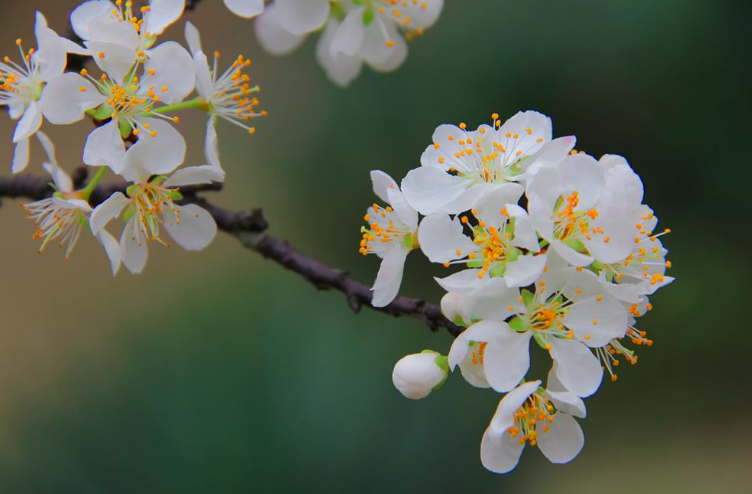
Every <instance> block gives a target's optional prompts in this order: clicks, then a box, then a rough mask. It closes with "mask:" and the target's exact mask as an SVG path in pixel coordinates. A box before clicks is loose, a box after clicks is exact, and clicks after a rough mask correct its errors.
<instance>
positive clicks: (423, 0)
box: [225, 0, 444, 86]
mask: <svg viewBox="0 0 752 494" xmlns="http://www.w3.org/2000/svg"><path fill="white" fill-rule="evenodd" d="M225 1H226V2H228V5H229V3H233V2H230V1H229V0H225ZM235 3H241V2H240V1H239V0H236V2H235ZM245 3H246V4H248V9H247V10H246V13H248V14H250V13H253V14H256V13H259V9H254V8H253V7H252V5H253V4H256V3H261V2H260V0H259V1H258V2H254V1H253V0H246V1H245ZM260 7H261V9H260V10H263V14H261V15H260V16H259V17H258V18H257V20H256V35H257V36H258V39H259V41H260V42H261V44H262V45H263V46H264V48H265V49H266V50H267V51H268V52H270V53H273V54H278V55H283V54H286V53H290V52H292V51H294V50H295V49H296V48H298V47H299V46H300V45H301V44H302V43H303V41H305V39H306V38H307V37H308V35H309V34H312V33H314V32H318V31H321V37H320V38H319V41H318V45H317V48H316V58H317V59H318V61H319V64H320V65H321V66H322V67H323V68H324V70H325V71H326V73H327V75H328V76H329V78H330V79H331V80H332V81H333V82H334V83H335V84H338V85H340V86H347V85H349V84H350V83H351V82H352V81H353V80H354V79H355V78H357V77H358V75H360V73H361V71H362V69H363V65H364V64H365V65H368V66H369V67H371V68H372V69H374V70H376V71H380V72H390V71H392V70H395V69H396V68H397V67H399V66H400V65H402V63H403V62H404V61H405V59H406V58H407V52H408V47H407V42H408V41H410V40H411V39H413V38H414V37H416V36H420V35H422V34H423V32H424V30H426V29H428V28H429V27H431V26H432V25H433V24H434V23H435V22H436V20H437V19H438V17H439V15H440V14H441V10H442V8H443V7H444V0H399V1H398V0H337V1H330V0H275V1H274V2H273V3H271V4H269V5H267V7H266V9H265V10H264V9H263V4H262V5H260Z"/></svg>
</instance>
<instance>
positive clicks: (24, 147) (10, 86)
mask: <svg viewBox="0 0 752 494" xmlns="http://www.w3.org/2000/svg"><path fill="white" fill-rule="evenodd" d="M34 31H35V35H36V38H37V48H36V49H33V48H32V49H30V50H29V51H28V52H25V51H24V49H23V42H22V40H21V39H17V40H16V45H17V46H18V50H19V52H20V54H21V64H18V63H16V62H14V61H13V60H12V59H11V58H10V57H8V56H6V57H4V58H3V59H2V61H0V106H7V107H8V109H9V113H10V117H11V118H12V119H14V120H19V122H18V124H17V125H16V130H15V132H14V134H13V142H14V143H15V145H16V147H15V153H14V158H13V165H12V172H13V173H19V172H21V171H23V170H25V169H26V167H27V166H28V164H29V138H30V137H31V136H33V135H34V134H35V133H36V132H37V131H38V130H39V128H40V127H41V126H42V120H43V118H42V108H41V104H40V99H41V98H42V94H43V93H44V91H45V86H46V84H47V83H48V82H49V81H50V80H52V79H54V78H55V77H57V76H59V75H60V74H62V73H63V71H64V70H65V66H66V63H67V58H66V57H67V54H68V53H76V54H87V53H88V51H87V50H85V49H84V48H82V47H80V46H78V45H77V44H75V43H73V42H72V41H70V40H67V39H65V38H63V37H61V36H58V34H57V33H55V31H53V30H52V29H50V28H49V27H48V26H47V20H46V19H45V18H44V16H43V15H42V14H41V13H39V12H37V13H36V26H35V29H34Z"/></svg>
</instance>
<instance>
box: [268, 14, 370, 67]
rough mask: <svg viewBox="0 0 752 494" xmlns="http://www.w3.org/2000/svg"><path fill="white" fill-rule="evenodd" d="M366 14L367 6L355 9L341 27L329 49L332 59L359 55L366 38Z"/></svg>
mask: <svg viewBox="0 0 752 494" xmlns="http://www.w3.org/2000/svg"><path fill="white" fill-rule="evenodd" d="M364 12H365V6H360V7H356V8H354V9H353V10H351V11H350V12H349V13H348V14H347V17H345V19H344V20H343V21H342V23H341V24H340V25H339V27H338V28H337V31H336V32H335V34H334V37H333V38H332V42H331V45H330V48H329V49H330V50H331V56H332V58H336V57H337V55H339V54H344V55H348V56H353V55H355V54H356V53H358V50H360V46H361V45H362V44H363V39H364V37H365V27H364V26H363V14H364ZM282 22H284V20H283V21H282Z"/></svg>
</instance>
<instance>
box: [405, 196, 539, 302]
mask: <svg viewBox="0 0 752 494" xmlns="http://www.w3.org/2000/svg"><path fill="white" fill-rule="evenodd" d="M522 190H523V188H522V187H521V186H520V185H518V184H511V183H509V184H502V185H500V186H499V187H498V188H497V189H496V190H495V191H493V192H490V193H488V194H486V195H485V197H484V198H483V199H481V200H480V201H478V203H476V208H473V209H472V210H471V212H470V213H471V216H472V217H475V218H476V219H477V223H476V224H474V225H473V226H472V227H470V229H471V231H472V238H470V237H468V236H467V235H465V234H464V233H463V225H467V226H469V225H470V219H469V216H468V215H465V216H461V217H458V218H454V219H452V218H451V217H450V216H448V215H447V214H446V213H434V214H431V215H428V216H427V217H426V218H424V219H423V221H422V222H421V226H420V230H419V233H418V239H419V240H420V245H421V250H422V251H423V253H424V254H426V257H428V259H430V260H431V261H433V262H438V263H442V264H444V265H445V266H448V265H449V264H465V265H466V266H467V267H469V268H471V270H470V272H459V273H457V274H455V275H454V279H455V281H456V282H458V281H459V280H462V279H464V280H466V282H467V283H469V284H472V285H473V286H476V287H477V288H480V287H481V284H479V283H477V281H476V280H475V279H474V278H479V279H483V278H489V277H492V276H498V277H503V278H504V280H505V281H506V283H507V285H508V286H510V287H523V286H527V285H530V284H532V283H533V282H534V281H535V280H537V279H538V278H539V277H540V276H541V274H542V273H543V269H544V268H545V266H546V255H545V254H539V252H540V246H539V244H538V238H537V236H536V234H535V230H534V229H533V227H532V224H531V223H530V220H529V218H528V216H527V212H526V211H525V210H524V209H523V208H521V207H520V206H518V205H517V201H518V199H519V198H520V196H521V195H522Z"/></svg>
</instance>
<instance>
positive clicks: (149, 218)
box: [126, 179, 181, 247]
mask: <svg viewBox="0 0 752 494" xmlns="http://www.w3.org/2000/svg"><path fill="white" fill-rule="evenodd" d="M162 181H163V180H159V179H155V180H154V181H152V182H149V183H145V184H136V185H131V186H130V187H128V191H127V192H128V197H130V199H131V206H130V210H129V212H128V213H126V214H128V215H133V216H134V217H135V221H136V225H137V226H136V229H135V231H136V234H135V236H134V237H132V238H131V240H133V241H135V242H138V244H139V246H141V235H143V237H144V238H145V239H146V241H147V242H148V241H152V242H159V243H160V244H162V245H164V246H168V247H169V245H168V244H167V242H165V241H164V240H162V238H161V233H162V225H163V224H164V217H163V215H165V214H172V215H174V216H175V223H176V224H178V225H179V224H180V212H181V211H180V206H178V205H177V204H175V202H174V201H175V200H176V199H178V198H179V197H180V194H179V192H178V190H177V189H166V188H164V187H161V186H160V185H159V184H160V183H161V182H162Z"/></svg>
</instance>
